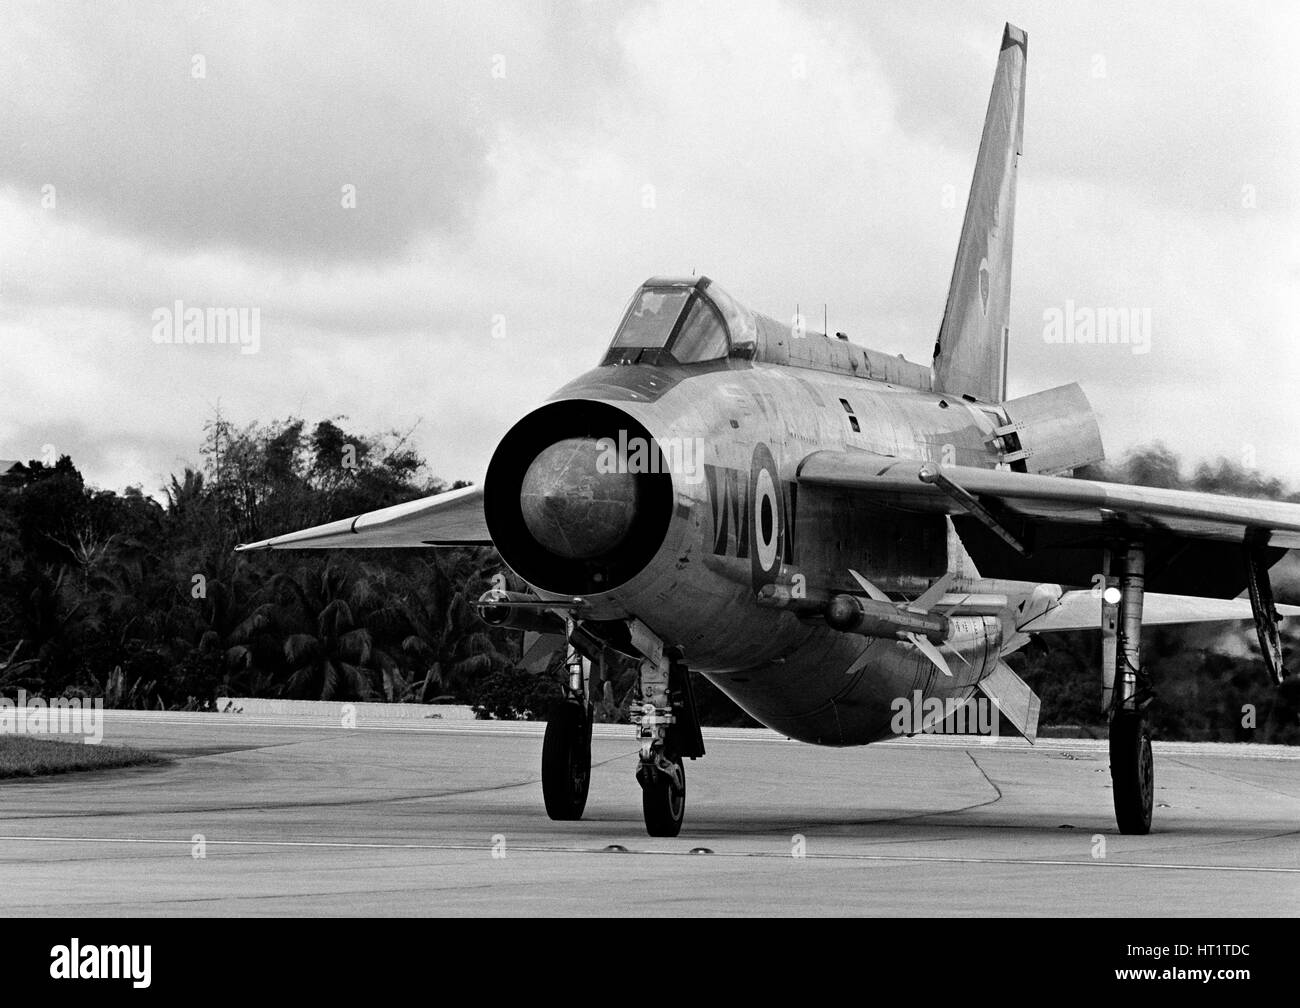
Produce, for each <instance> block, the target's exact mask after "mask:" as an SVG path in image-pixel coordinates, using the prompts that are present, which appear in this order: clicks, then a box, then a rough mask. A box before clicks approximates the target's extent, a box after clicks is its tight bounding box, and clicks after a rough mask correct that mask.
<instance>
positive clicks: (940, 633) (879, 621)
mask: <svg viewBox="0 0 1300 1008" xmlns="http://www.w3.org/2000/svg"><path fill="white" fill-rule="evenodd" d="M826 624H827V626H830V627H832V628H833V629H835V630H839V631H841V632H842V633H853V634H861V635H862V636H863V637H887V638H892V639H895V640H909V639H910V638H911V636H912V635H917V636H920V637H924V638H925V639H926V640H928V641H930V642H931V643H933V644H942V643H943V642H944V641H946V640H947V639H948V617H947V616H943V615H939V614H937V613H929V612H915V611H913V610H911V609H900V608H899V607H898V606H896V605H894V604H893V603H892V602H881V601H878V600H876V599H870V598H860V597H859V596H857V595H836V596H835V597H834V598H832V599H831V600H830V602H828V603H827V605H826Z"/></svg>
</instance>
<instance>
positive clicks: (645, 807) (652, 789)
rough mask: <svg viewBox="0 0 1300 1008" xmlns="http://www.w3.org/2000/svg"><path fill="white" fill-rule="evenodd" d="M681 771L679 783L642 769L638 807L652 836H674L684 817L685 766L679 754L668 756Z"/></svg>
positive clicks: (665, 775) (679, 829) (657, 772)
mask: <svg viewBox="0 0 1300 1008" xmlns="http://www.w3.org/2000/svg"><path fill="white" fill-rule="evenodd" d="M667 758H668V759H669V760H670V761H671V762H672V763H674V764H676V766H677V768H678V771H679V772H680V774H681V781H682V783H681V786H680V787H678V786H677V785H676V784H674V783H673V780H672V778H671V777H669V776H668V775H667V774H665V773H660V772H659V771H651V770H649V769H644V770H643V771H642V774H641V775H639V776H640V777H641V810H642V812H644V813H645V829H646V832H647V833H649V834H650V835H651V836H652V837H675V836H677V834H679V833H680V832H681V831H682V821H683V820H684V819H685V818H686V768H685V767H684V766H683V765H682V758H681V757H680V756H676V755H674V756H668V757H667Z"/></svg>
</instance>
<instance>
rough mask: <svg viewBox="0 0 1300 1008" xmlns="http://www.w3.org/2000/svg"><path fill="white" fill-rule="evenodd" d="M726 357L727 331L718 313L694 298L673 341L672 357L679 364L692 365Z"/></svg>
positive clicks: (704, 302)
mask: <svg viewBox="0 0 1300 1008" xmlns="http://www.w3.org/2000/svg"><path fill="white" fill-rule="evenodd" d="M725 356H727V330H726V329H724V328H723V326H722V319H720V318H719V317H718V313H717V312H716V311H714V310H713V308H712V307H711V306H710V305H709V304H708V302H707V301H704V300H703V299H702V298H696V299H695V304H693V305H691V313H690V315H688V316H687V317H686V321H685V322H684V323H682V331H681V332H679V333H678V334H677V339H676V340H674V341H673V357H675V358H676V359H677V361H678V363H680V364H694V363H698V362H702V361H711V360H717V359H718V358H719V357H725Z"/></svg>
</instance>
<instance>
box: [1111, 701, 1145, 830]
mask: <svg viewBox="0 0 1300 1008" xmlns="http://www.w3.org/2000/svg"><path fill="white" fill-rule="evenodd" d="M1110 780H1111V787H1112V789H1113V792H1114V796H1115V821H1116V822H1117V823H1118V824H1119V831H1120V832H1121V833H1124V834H1127V835H1130V836H1143V835H1145V834H1147V833H1150V832H1151V810H1152V807H1153V806H1154V804H1155V794H1156V776H1155V762H1154V760H1153V758H1152V755H1151V734H1150V732H1149V731H1148V730H1147V723H1146V718H1144V717H1142V716H1141V715H1140V714H1128V713H1123V714H1117V715H1116V716H1115V717H1113V718H1112V719H1111V722H1110Z"/></svg>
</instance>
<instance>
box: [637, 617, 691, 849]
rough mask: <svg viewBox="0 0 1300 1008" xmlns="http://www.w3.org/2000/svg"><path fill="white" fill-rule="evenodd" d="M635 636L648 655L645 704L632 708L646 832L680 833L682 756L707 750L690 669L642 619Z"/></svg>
mask: <svg viewBox="0 0 1300 1008" xmlns="http://www.w3.org/2000/svg"><path fill="white" fill-rule="evenodd" d="M631 630H632V642H633V643H634V644H635V645H636V647H637V650H639V651H640V652H641V653H642V654H643V655H645V658H644V660H643V661H642V662H641V665H640V692H641V707H640V709H639V711H637V712H635V713H634V714H633V721H634V722H635V723H636V725H637V734H638V737H639V738H640V740H641V752H640V757H639V761H638V766H637V771H636V779H637V783H638V784H640V785H641V811H642V814H643V815H644V817H645V828H646V832H647V833H649V834H650V836H653V837H675V836H677V835H678V834H679V833H680V832H681V831H682V822H683V821H684V820H685V818H686V767H685V765H684V764H683V758H684V757H689V758H690V759H697V758H698V757H700V756H703V755H704V738H703V736H702V734H701V732H700V722H699V718H698V717H697V716H696V711H695V698H694V696H693V695H692V693H691V679H690V673H689V672H688V671H687V669H686V666H685V665H684V664H682V663H681V662H680V661H677V660H676V656H675V655H673V654H670V653H669V652H667V651H665V649H664V646H663V642H662V641H660V640H659V638H658V637H656V636H655V635H654V634H653V633H651V632H650V630H649V628H647V627H646V626H645V625H644V624H643V623H641V622H640V621H639V620H634V621H633V622H632V625H631Z"/></svg>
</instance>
